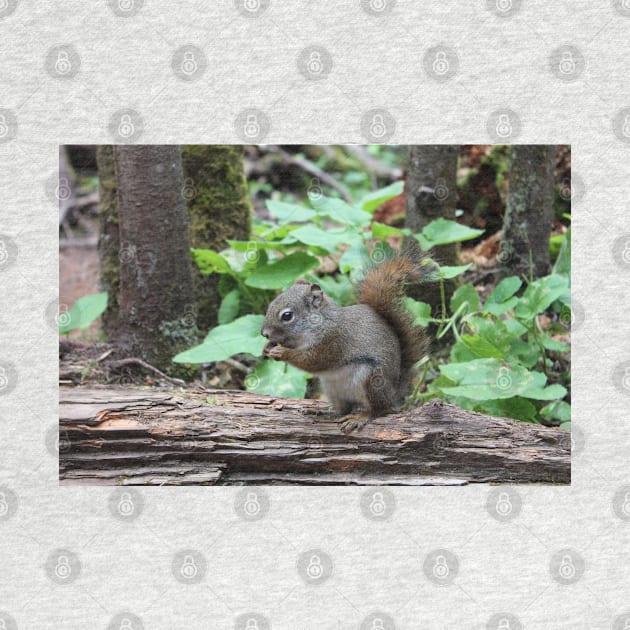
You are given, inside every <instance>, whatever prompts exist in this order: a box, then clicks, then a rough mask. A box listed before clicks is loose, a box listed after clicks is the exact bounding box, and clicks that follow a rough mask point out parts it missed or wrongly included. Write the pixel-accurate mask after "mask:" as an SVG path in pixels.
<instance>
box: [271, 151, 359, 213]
mask: <svg viewBox="0 0 630 630" xmlns="http://www.w3.org/2000/svg"><path fill="white" fill-rule="evenodd" d="M261 148H262V147H261ZM265 150H267V151H269V152H274V153H279V154H280V155H281V156H282V159H283V160H284V161H285V162H287V163H288V164H293V165H294V166H297V167H299V168H301V169H302V170H303V171H305V172H307V173H309V174H310V175H313V176H314V177H317V178H318V179H320V180H321V181H322V182H323V183H324V184H326V185H327V186H330V187H331V188H334V189H335V190H336V191H337V192H338V193H339V194H340V195H341V196H342V197H343V198H344V199H345V200H346V201H347V202H348V203H353V199H352V195H351V194H350V191H349V190H348V189H347V188H346V187H345V186H344V185H343V184H340V183H339V182H338V181H337V180H336V179H335V178H334V177H332V176H331V175H329V174H328V173H326V172H325V171H322V169H321V168H319V167H318V166H315V164H313V163H312V162H309V161H308V160H306V159H304V158H301V157H298V156H295V155H291V154H290V153H288V152H287V151H285V150H284V149H283V148H282V147H278V146H276V145H272V144H270V145H267V146H266V147H265Z"/></svg>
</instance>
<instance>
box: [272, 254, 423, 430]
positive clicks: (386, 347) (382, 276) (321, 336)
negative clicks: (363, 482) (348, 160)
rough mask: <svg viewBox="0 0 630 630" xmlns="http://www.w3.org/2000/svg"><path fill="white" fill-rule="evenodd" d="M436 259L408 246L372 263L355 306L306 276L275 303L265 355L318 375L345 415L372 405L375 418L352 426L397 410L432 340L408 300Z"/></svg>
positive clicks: (348, 425) (359, 423)
mask: <svg viewBox="0 0 630 630" xmlns="http://www.w3.org/2000/svg"><path fill="white" fill-rule="evenodd" d="M428 262H430V259H429V258H425V257H422V256H421V255H420V254H419V252H417V250H415V249H413V248H406V249H405V251H403V252H402V253H400V254H397V255H395V256H394V257H393V258H387V259H385V260H384V261H383V262H381V263H379V264H377V265H375V266H373V267H371V268H369V269H368V270H367V271H366V272H365V274H364V277H363V280H361V281H360V282H359V284H358V286H357V301H358V304H355V305H353V306H339V305H338V304H336V303H335V302H334V300H332V299H331V298H330V297H328V296H327V295H326V294H325V293H324V292H323V291H322V289H321V287H320V286H319V285H318V284H313V283H310V282H308V281H307V280H304V279H299V280H297V281H296V282H295V284H294V285H293V286H292V287H290V288H289V289H287V290H286V291H284V293H281V294H280V295H279V296H278V297H276V298H275V299H274V300H273V301H272V302H271V304H270V305H269V308H268V309H267V314H266V315H265V319H264V322H263V326H262V330H261V334H262V335H263V336H264V337H266V338H267V339H268V340H269V341H268V342H267V343H266V344H265V346H264V348H263V356H266V357H269V358H272V359H275V360H276V361H286V362H287V363H289V364H291V365H293V366H295V367H297V368H299V369H301V370H304V371H305V372H310V373H311V374H313V375H314V376H318V377H319V378H320V380H321V382H322V385H323V389H324V393H325V394H326V396H327V398H328V400H329V401H330V403H331V404H332V405H333V407H334V408H335V410H336V411H337V412H338V413H339V414H340V415H341V416H345V415H347V414H349V413H350V412H351V411H352V410H353V408H354V407H355V406H356V405H361V406H363V407H364V408H367V411H368V414H369V415H368V418H367V419H359V420H356V419H352V420H347V421H344V422H343V424H342V425H341V429H342V431H344V432H345V433H348V432H350V431H352V430H354V429H360V428H362V427H363V426H364V425H365V424H366V423H367V422H368V421H369V420H372V419H374V418H377V417H379V416H382V415H385V414H387V413H391V412H392V411H394V410H395V409H396V408H399V407H400V406H401V405H402V403H403V402H404V399H405V397H406V396H407V395H408V394H409V390H410V386H411V376H412V373H411V370H412V367H413V365H414V364H415V363H416V362H417V361H418V360H419V359H420V358H422V356H424V354H426V351H427V346H428V341H427V336H426V333H425V329H424V328H423V327H421V326H418V325H416V324H414V321H413V317H412V315H411V313H409V311H408V310H407V309H406V308H405V306H404V304H403V303H402V301H401V299H402V297H403V289H404V284H405V283H406V282H421V281H423V280H425V279H426V278H427V275H428V273H429V270H428V268H427V263H428Z"/></svg>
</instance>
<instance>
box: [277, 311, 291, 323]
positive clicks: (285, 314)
mask: <svg viewBox="0 0 630 630" xmlns="http://www.w3.org/2000/svg"><path fill="white" fill-rule="evenodd" d="M280 319H281V320H282V321H283V322H290V321H291V320H292V319H293V311H290V310H289V309H287V310H286V311H282V313H280Z"/></svg>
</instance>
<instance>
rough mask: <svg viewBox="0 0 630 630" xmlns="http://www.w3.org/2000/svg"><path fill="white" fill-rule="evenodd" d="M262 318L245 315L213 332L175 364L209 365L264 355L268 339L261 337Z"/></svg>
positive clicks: (174, 359) (180, 356)
mask: <svg viewBox="0 0 630 630" xmlns="http://www.w3.org/2000/svg"><path fill="white" fill-rule="evenodd" d="M264 319H265V318H264V316H263V315H243V317H239V318H238V319H235V320H234V321H233V322H230V323H229V324H224V325H221V326H216V327H215V328H213V329H212V330H211V331H210V332H209V333H208V335H207V336H206V338H205V339H204V341H203V343H202V344H199V345H198V346H194V347H192V348H190V349H188V350H185V351H184V352H180V353H179V354H178V355H177V356H175V357H174V358H173V361H174V362H175V363H210V362H211V361H223V360H224V359H227V358H228V357H231V356H233V355H235V354H241V353H247V354H252V355H254V356H255V357H259V356H260V355H261V354H262V349H263V347H264V345H265V343H266V339H265V338H264V337H263V336H262V335H261V334H260V328H261V326H262V323H263V320H264Z"/></svg>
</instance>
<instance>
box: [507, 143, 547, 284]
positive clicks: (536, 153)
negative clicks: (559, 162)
mask: <svg viewBox="0 0 630 630" xmlns="http://www.w3.org/2000/svg"><path fill="white" fill-rule="evenodd" d="M555 154H556V147H555V146H554V145H515V146H513V147H512V151H511V162H510V187H509V191H508V198H507V208H506V212H505V221H504V227H503V238H502V240H501V251H500V252H499V262H500V263H501V266H502V267H503V269H504V271H505V273H506V274H509V275H514V274H516V275H526V276H529V275H530V268H531V272H532V274H533V276H534V277H535V278H538V277H540V276H544V275H547V274H548V273H549V268H550V260H549V235H550V233H551V227H552V221H553V190H554V178H553V168H554V158H555Z"/></svg>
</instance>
